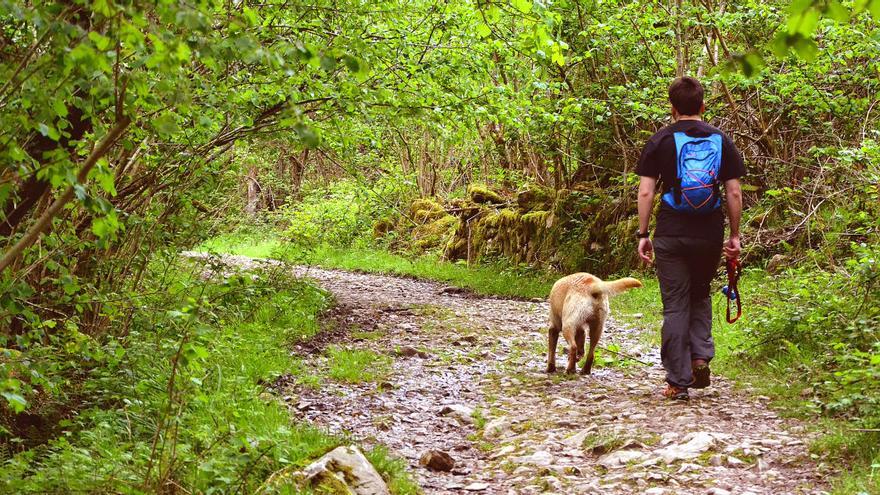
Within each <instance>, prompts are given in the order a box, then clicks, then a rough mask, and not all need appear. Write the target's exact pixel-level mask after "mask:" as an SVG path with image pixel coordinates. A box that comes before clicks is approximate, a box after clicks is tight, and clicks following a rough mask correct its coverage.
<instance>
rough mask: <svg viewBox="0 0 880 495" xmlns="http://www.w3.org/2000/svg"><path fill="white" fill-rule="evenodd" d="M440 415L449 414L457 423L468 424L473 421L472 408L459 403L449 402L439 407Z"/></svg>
mask: <svg viewBox="0 0 880 495" xmlns="http://www.w3.org/2000/svg"><path fill="white" fill-rule="evenodd" d="M440 415H441V416H449V417H452V418H455V419H456V420H458V422H459V423H462V424H466V425H470V424H473V423H474V417H473V415H474V410H473V409H471V408H470V407H468V406H464V405H461V404H450V405H448V406H443V408H441V409H440Z"/></svg>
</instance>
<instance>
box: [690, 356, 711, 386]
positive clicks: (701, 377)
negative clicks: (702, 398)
mask: <svg viewBox="0 0 880 495" xmlns="http://www.w3.org/2000/svg"><path fill="white" fill-rule="evenodd" d="M693 368H694V383H693V385H691V387H692V388H706V387H708V386H709V385H711V384H712V379H711V378H710V375H711V372H710V370H709V363H707V362H706V361H703V360H702V359H697V360H695V361H694V362H693Z"/></svg>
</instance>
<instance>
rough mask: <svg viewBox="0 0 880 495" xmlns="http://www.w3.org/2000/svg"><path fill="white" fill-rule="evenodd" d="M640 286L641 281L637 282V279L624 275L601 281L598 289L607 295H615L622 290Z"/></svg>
mask: <svg viewBox="0 0 880 495" xmlns="http://www.w3.org/2000/svg"><path fill="white" fill-rule="evenodd" d="M641 286H642V283H641V282H639V281H638V280H636V279H634V278H631V277H625V278H622V279H620V280H611V281H608V282H602V283H601V284H600V285H599V287H600V290H601V291H602V292H604V293H605V294H607V295H609V296H616V295H617V294H620V293H622V292H626V291H628V290H630V289H635V288H638V287H641Z"/></svg>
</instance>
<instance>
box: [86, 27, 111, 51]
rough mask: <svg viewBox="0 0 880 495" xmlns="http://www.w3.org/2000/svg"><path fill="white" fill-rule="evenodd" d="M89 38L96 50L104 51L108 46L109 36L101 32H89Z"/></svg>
mask: <svg viewBox="0 0 880 495" xmlns="http://www.w3.org/2000/svg"><path fill="white" fill-rule="evenodd" d="M89 39H90V40H92V43H94V44H95V47H96V48H97V49H98V50H101V51H104V50H106V49H108V48H110V41H111V40H110V38H108V37H106V36H104V35H103V34H101V33H96V32H95V31H91V32H89Z"/></svg>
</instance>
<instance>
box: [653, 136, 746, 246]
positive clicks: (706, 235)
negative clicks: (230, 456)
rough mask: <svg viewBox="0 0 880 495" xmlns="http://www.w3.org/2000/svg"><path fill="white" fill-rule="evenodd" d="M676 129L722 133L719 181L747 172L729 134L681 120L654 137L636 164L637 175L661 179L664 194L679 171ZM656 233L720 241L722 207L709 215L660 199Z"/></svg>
mask: <svg viewBox="0 0 880 495" xmlns="http://www.w3.org/2000/svg"><path fill="white" fill-rule="evenodd" d="M676 132H684V133H685V134H687V135H688V136H693V137H705V136H708V135H710V134H721V170H720V171H719V172H718V180H719V181H720V182H721V183H722V184H723V183H724V181H726V180H729V179H734V178H737V177H742V176H743V175H745V173H746V167H745V164H743V159H742V155H741V154H740V152H739V150H738V149H736V146H735V145H734V144H733V141H731V140H730V138H728V137H727V135H725V134H724V133H723V132H721V131H720V130H718V129H717V128H715V127H713V126H711V125H709V124H707V123H705V122H703V121H702V120H679V121H678V122H675V123H673V124H670V125H668V126H666V127H664V128H663V129H660V130H659V131H657V133H656V134H654V135H653V136H651V139H649V140H648V143H647V144H646V145H645V149H644V150H642V156H641V158H639V164H638V165H637V166H636V173H637V174H639V175H642V176H645V177H654V178H655V179H656V178H659V180H660V184H661V185H662V187H663V193H666V192H667V191H669V189H671V188H672V185H673V184H674V182H675V176H676V173H677V170H676V168H677V167H676V161H677V157H676V151H675V137H674V136H673V135H674V134H675V133H676ZM654 235H655V236H656V237H698V238H701V239H709V240H712V241H718V242H719V243H720V242H721V241H722V240H723V239H724V213H723V208H719V209H717V210H715V211H714V212H712V213H708V214H689V213H681V212H677V211H675V210H674V209H672V207H671V206H669V205H667V204H666V202H664V201H662V200H661V201H660V211H659V212H658V213H657V230H656V232H655V234H654Z"/></svg>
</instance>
